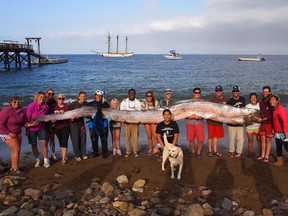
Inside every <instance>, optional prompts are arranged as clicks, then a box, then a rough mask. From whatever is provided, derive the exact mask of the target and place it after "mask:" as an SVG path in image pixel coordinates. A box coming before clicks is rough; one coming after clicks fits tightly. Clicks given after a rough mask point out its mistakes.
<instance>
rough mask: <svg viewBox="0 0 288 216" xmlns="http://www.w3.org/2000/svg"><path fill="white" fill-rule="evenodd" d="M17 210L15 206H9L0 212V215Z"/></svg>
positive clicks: (9, 213)
mask: <svg viewBox="0 0 288 216" xmlns="http://www.w3.org/2000/svg"><path fill="white" fill-rule="evenodd" d="M17 211H18V209H17V207H16V206H11V207H9V208H7V209H5V210H4V211H2V212H1V213H0V216H4V215H12V214H14V213H16V212H17Z"/></svg>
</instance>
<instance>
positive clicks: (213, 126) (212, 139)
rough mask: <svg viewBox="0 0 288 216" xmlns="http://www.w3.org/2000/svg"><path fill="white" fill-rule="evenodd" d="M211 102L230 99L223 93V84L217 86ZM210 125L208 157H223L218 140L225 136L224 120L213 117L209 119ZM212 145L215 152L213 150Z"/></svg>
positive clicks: (222, 101) (225, 101) (222, 102)
mask: <svg viewBox="0 0 288 216" xmlns="http://www.w3.org/2000/svg"><path fill="white" fill-rule="evenodd" d="M208 101H209V102H213V103H220V104H226V103H227V101H228V99H227V98H226V97H225V95H223V88H222V86H221V85H217V86H216V87H215V94H214V95H213V96H212V97H211V98H209V100H208ZM207 127H208V153H207V155H208V157H213V156H214V155H215V156H217V157H222V154H221V153H220V152H218V150H217V149H218V140H219V138H224V128H223V123H222V122H217V121H213V120H211V119H208V120H207ZM212 147H213V150H214V152H212Z"/></svg>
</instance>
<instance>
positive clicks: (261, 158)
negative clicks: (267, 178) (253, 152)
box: [257, 156, 265, 160]
mask: <svg viewBox="0 0 288 216" xmlns="http://www.w3.org/2000/svg"><path fill="white" fill-rule="evenodd" d="M263 159H265V158H264V157H262V156H260V157H258V158H257V160H263Z"/></svg>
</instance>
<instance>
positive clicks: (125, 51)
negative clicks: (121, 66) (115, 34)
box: [125, 36, 128, 53]
mask: <svg viewBox="0 0 288 216" xmlns="http://www.w3.org/2000/svg"><path fill="white" fill-rule="evenodd" d="M127 44H128V37H127V36H126V47H125V53H127Z"/></svg>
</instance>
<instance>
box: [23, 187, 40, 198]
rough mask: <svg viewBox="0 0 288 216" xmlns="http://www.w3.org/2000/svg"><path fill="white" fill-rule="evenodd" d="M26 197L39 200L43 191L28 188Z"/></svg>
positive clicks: (25, 191) (25, 193)
mask: <svg viewBox="0 0 288 216" xmlns="http://www.w3.org/2000/svg"><path fill="white" fill-rule="evenodd" d="M24 195H25V196H28V197H31V198H32V199H33V200H38V199H40V197H41V196H42V190H37V189H32V188H27V189H25V190H24Z"/></svg>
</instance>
